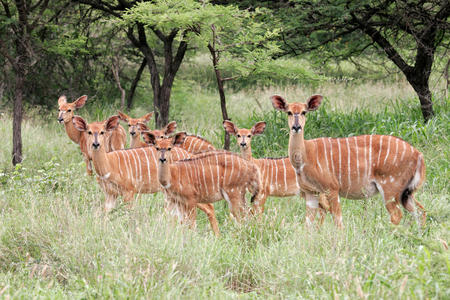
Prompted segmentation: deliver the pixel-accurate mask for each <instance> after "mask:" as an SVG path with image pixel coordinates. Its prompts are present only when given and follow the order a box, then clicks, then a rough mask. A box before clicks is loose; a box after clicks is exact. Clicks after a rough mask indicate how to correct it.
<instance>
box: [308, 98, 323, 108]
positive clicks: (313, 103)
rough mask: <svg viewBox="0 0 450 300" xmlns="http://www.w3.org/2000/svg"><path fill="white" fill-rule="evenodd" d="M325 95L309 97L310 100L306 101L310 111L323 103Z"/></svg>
mask: <svg viewBox="0 0 450 300" xmlns="http://www.w3.org/2000/svg"><path fill="white" fill-rule="evenodd" d="M322 99H323V96H322V95H312V96H311V97H309V99H308V101H306V105H307V106H308V111H313V110H316V109H318V108H319V106H320V104H321V103H322Z"/></svg>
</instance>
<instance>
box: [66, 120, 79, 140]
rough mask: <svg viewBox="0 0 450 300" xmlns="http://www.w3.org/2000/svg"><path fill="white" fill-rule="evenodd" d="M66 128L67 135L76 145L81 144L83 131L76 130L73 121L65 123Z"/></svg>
mask: <svg viewBox="0 0 450 300" xmlns="http://www.w3.org/2000/svg"><path fill="white" fill-rule="evenodd" d="M64 128H65V129H66V133H67V135H68V136H69V138H70V139H71V140H72V141H74V142H75V143H77V144H79V143H80V138H81V131H79V130H77V129H76V128H75V126H74V125H73V123H72V120H70V121H69V122H64Z"/></svg>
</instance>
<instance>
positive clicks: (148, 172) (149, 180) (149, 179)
mask: <svg viewBox="0 0 450 300" xmlns="http://www.w3.org/2000/svg"><path fill="white" fill-rule="evenodd" d="M146 150H147V149H146V148H142V151H143V152H144V155H145V161H146V162H147V175H148V182H149V183H150V184H151V183H152V175H151V174H150V161H149V160H148V156H147V151H146Z"/></svg>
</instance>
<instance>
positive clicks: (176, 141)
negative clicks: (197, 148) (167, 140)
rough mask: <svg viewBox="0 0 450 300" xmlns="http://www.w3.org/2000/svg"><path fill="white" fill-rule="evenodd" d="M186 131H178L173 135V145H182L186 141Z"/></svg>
mask: <svg viewBox="0 0 450 300" xmlns="http://www.w3.org/2000/svg"><path fill="white" fill-rule="evenodd" d="M186 136H187V133H186V132H184V131H183V132H178V133H177V134H175V135H174V136H173V137H172V145H173V146H181V145H182V144H183V143H184V139H185V138H186Z"/></svg>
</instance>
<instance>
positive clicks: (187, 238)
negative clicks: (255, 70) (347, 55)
mask: <svg viewBox="0 0 450 300" xmlns="http://www.w3.org/2000/svg"><path fill="white" fill-rule="evenodd" d="M296 89H297V88H296V87H292V88H287V89H284V90H283V91H284V92H283V93H282V94H287V95H288V96H289V95H291V94H295V91H296ZM355 89H357V87H355ZM269 90H270V91H265V90H259V91H247V92H242V93H238V94H233V95H230V97H229V98H230V102H229V106H230V107H229V108H230V115H231V116H232V118H233V121H235V122H236V123H237V124H238V126H240V127H251V126H252V125H253V124H254V123H255V122H256V121H259V120H265V121H267V123H268V126H267V130H266V132H265V134H264V135H262V136H260V137H257V138H255V139H254V144H253V149H254V152H255V155H256V156H283V155H286V154H287V139H288V133H287V130H286V129H285V127H286V119H285V116H284V115H283V114H281V113H277V112H275V111H273V109H272V108H271V106H270V103H267V102H268V97H269V96H270V95H271V91H272V90H275V89H273V88H270V89H269ZM392 90H395V87H392ZM278 92H279V91H278ZM337 92H339V93H342V91H341V90H339V91H337ZM280 93H281V92H280ZM305 93H306V92H305ZM255 95H261V97H262V96H264V97H263V98H258V99H260V102H261V104H262V107H261V109H259V108H258V109H256V110H255V111H253V110H249V109H250V108H251V107H255V106H257V104H256V102H255V101H254V99H252V98H251V97H255ZM325 96H326V101H325V102H324V105H323V107H322V108H321V109H320V110H319V111H317V112H315V113H311V114H310V115H309V116H308V121H307V125H306V129H305V131H306V134H307V137H308V138H313V137H319V136H333V137H337V136H349V135H357V134H366V133H377V134H393V135H396V136H399V137H401V138H403V139H405V140H407V141H408V142H410V143H412V144H413V145H414V146H415V147H417V148H418V149H419V150H420V151H422V152H423V153H424V155H425V161H426V163H427V181H426V183H425V185H424V187H423V188H422V189H421V190H420V191H419V192H418V193H417V198H418V200H419V201H421V202H422V204H424V206H425V207H426V209H427V212H428V219H427V225H426V226H425V227H424V228H419V227H418V226H417V225H416V223H415V220H414V219H413V218H412V217H411V215H409V214H407V213H406V212H405V214H404V218H403V220H402V222H401V224H400V225H399V226H397V227H394V226H392V225H390V223H389V216H388V213H387V211H386V210H385V208H384V206H383V204H382V200H381V197H380V196H377V197H374V198H372V199H369V200H367V201H355V200H343V201H342V206H343V208H342V209H343V216H344V219H343V221H344V224H345V229H344V230H342V231H339V230H337V229H336V228H335V227H334V225H333V222H332V219H331V217H330V216H327V218H326V220H325V223H324V225H323V226H322V227H321V228H320V229H318V230H316V231H312V232H309V231H308V230H306V229H305V227H304V213H305V207H304V206H305V205H304V201H303V200H301V199H299V198H297V197H291V198H279V199H278V198H271V199H269V200H268V201H267V204H266V212H265V213H264V215H263V216H262V218H261V219H260V220H258V219H254V220H248V221H247V222H244V223H243V224H242V225H239V224H236V223H235V222H234V221H233V220H232V219H230V218H229V217H228V215H229V212H228V208H226V207H225V205H224V203H217V204H216V205H215V207H216V210H217V215H218V220H219V227H220V230H221V237H219V238H215V237H214V236H213V234H212V233H211V230H210V228H209V224H208V221H207V218H206V216H205V215H204V214H203V213H200V214H199V217H198V223H199V224H198V228H197V230H195V231H192V230H189V229H187V228H184V227H183V226H181V225H175V224H173V222H171V221H170V218H169V217H168V216H166V215H165V214H164V210H163V196H162V195H161V194H154V195H140V196H138V197H137V200H136V202H135V206H134V208H133V209H132V210H128V209H127V208H126V207H124V206H122V205H119V207H118V208H117V209H115V210H114V211H113V212H112V213H111V214H109V215H106V216H105V215H104V214H103V212H102V204H103V201H104V198H103V195H102V193H101V191H100V189H99V187H98V184H97V182H96V180H95V179H94V178H90V177H87V176H86V175H85V168H84V162H83V161H82V158H81V155H80V153H79V149H78V147H77V146H76V145H75V144H73V143H72V142H71V141H70V140H69V139H68V138H67V136H66V134H65V132H64V130H63V128H62V127H61V126H60V125H59V124H57V122H56V120H55V118H56V117H55V116H56V113H55V112H52V113H53V115H48V116H46V117H38V116H37V113H35V112H32V113H28V117H27V119H26V120H25V122H24V130H23V134H24V137H23V140H24V153H25V159H24V162H23V164H22V165H21V166H20V167H17V168H12V167H11V166H10V152H11V138H12V136H11V119H10V118H9V117H7V116H5V115H4V116H3V117H2V118H0V136H2V138H3V142H2V144H1V145H0V173H1V174H0V297H5V296H11V297H14V298H31V297H44V298H69V297H70V298H98V297H105V298H136V297H143V298H161V297H163V298H168V299H173V298H181V297H183V298H200V297H202V298H245V299H246V298H251V299H253V298H261V299H265V298H314V299H316V298H323V299H328V298H337V297H339V298H340V299H354V298H370V299H379V298H385V299H428V298H436V299H439V298H440V299H444V298H449V297H450V256H449V251H448V250H446V248H445V246H444V244H445V243H449V241H450V222H449V217H450V213H449V212H450V204H449V192H450V191H449V183H448V179H449V178H450V172H449V157H450V153H449V144H450V143H449V136H450V128H449V126H450V125H449V124H450V122H449V108H448V105H447V103H446V102H444V101H438V100H436V112H437V115H436V118H435V119H433V120H432V121H430V122H429V123H428V124H426V125H424V124H423V123H422V122H421V121H420V111H419V110H418V109H417V102H418V101H417V99H411V98H395V99H391V100H390V101H388V103H392V105H389V106H387V107H389V109H383V108H382V107H378V106H376V105H373V106H371V105H366V104H361V103H360V104H358V103H353V102H354V100H353V99H341V100H339V101H340V102H339V105H336V101H334V98H333V97H327V95H326V94H325ZM258 97H259V96H258ZM261 99H264V100H261ZM288 99H290V98H289V97H288ZM297 100H298V99H297ZM369 100H370V99H369ZM55 102H56V99H55ZM350 104H351V106H352V109H353V110H348V109H345V107H348V105H350ZM243 107H245V109H243ZM343 108H344V109H343ZM114 109H115V108H114V106H113V105H111V106H109V107H103V106H101V105H99V104H96V103H95V102H94V103H88V105H87V106H86V107H85V108H83V109H81V110H79V111H78V112H77V113H78V114H80V115H82V116H84V117H86V118H87V119H88V120H89V121H94V120H95V119H104V118H106V117H107V116H108V115H109V114H112V113H114ZM147 110H148V108H146V107H145V106H144V105H140V106H138V107H137V108H136V109H134V110H133V111H132V112H131V113H130V115H140V114H143V113H145V112H146V111H147ZM171 113H172V118H173V119H175V120H177V121H178V122H179V128H180V129H185V130H188V131H190V132H195V133H199V134H201V135H203V136H204V137H206V138H208V139H210V140H211V141H212V142H213V143H214V144H216V145H220V141H221V140H222V138H223V136H222V134H223V133H222V130H221V118H220V111H219V105H218V97H217V95H216V94H215V93H214V92H213V91H210V90H203V89H201V88H200V87H198V86H196V85H193V86H186V85H183V84H182V82H178V83H177V86H176V88H175V90H174V93H173V107H172V111H171ZM417 120H419V121H417ZM232 142H233V147H234V148H233V149H234V150H237V147H235V145H234V143H235V141H234V139H233V140H232Z"/></svg>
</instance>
